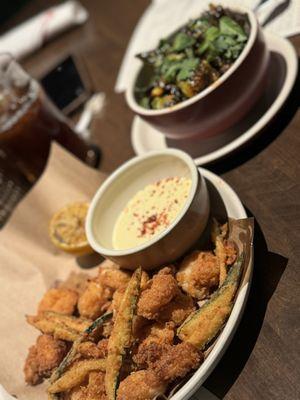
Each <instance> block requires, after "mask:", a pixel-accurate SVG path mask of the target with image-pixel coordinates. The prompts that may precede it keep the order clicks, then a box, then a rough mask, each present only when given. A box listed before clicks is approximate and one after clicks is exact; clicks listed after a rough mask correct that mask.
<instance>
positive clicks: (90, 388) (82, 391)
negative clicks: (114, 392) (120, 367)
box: [68, 371, 107, 400]
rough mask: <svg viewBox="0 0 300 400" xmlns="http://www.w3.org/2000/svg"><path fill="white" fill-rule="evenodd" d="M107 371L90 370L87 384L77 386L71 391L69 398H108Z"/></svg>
mask: <svg viewBox="0 0 300 400" xmlns="http://www.w3.org/2000/svg"><path fill="white" fill-rule="evenodd" d="M104 377H105V373H104V372H101V371H97V372H90V374H89V378H88V383H87V386H77V387H75V388H73V389H72V390H71V391H70V394H69V397H68V399H69V400H107V396H106V393H105V386H104Z"/></svg>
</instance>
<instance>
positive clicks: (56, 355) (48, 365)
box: [24, 335, 68, 385]
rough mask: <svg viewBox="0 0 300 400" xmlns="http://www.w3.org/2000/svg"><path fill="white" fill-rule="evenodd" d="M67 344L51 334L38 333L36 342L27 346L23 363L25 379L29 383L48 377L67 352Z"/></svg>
mask: <svg viewBox="0 0 300 400" xmlns="http://www.w3.org/2000/svg"><path fill="white" fill-rule="evenodd" d="M67 351H68V346H67V344H66V343H65V342H64V341H62V340H57V339H54V338H53V336H51V335H40V336H39V337H38V338H37V340H36V344H35V345H33V346H31V347H30V348H29V353H28V356H27V358H26V361H25V365H24V374H25V381H26V382H27V383H28V384H30V385H36V384H38V383H40V382H41V381H42V380H43V378H46V377H49V376H50V374H51V372H52V370H53V369H54V368H56V367H57V366H58V365H59V364H60V362H61V361H62V359H63V358H64V356H65V355H66V354H67Z"/></svg>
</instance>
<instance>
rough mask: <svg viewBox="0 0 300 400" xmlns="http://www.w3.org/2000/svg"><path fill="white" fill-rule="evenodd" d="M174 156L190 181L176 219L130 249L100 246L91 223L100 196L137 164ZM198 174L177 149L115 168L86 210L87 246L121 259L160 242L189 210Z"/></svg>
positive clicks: (191, 160) (194, 166) (190, 159)
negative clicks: (186, 196) (183, 166)
mask: <svg viewBox="0 0 300 400" xmlns="http://www.w3.org/2000/svg"><path fill="white" fill-rule="evenodd" d="M164 155H166V156H169V155H172V156H175V157H177V158H179V159H180V160H181V161H183V162H184V163H185V164H186V166H187V167H188V169H189V172H190V178H191V181H192V185H191V189H190V192H189V194H188V198H187V199H186V201H185V203H184V206H183V207H182V209H181V210H180V212H179V213H178V215H177V216H176V218H175V219H174V220H173V221H172V222H171V224H170V225H169V226H168V227H167V228H166V229H164V230H163V231H162V232H160V233H159V234H157V235H154V237H153V238H152V239H150V240H147V241H146V242H144V243H142V244H140V245H138V246H135V247H130V248H128V249H122V250H116V249H111V248H107V247H104V246H103V245H101V244H100V243H99V242H98V240H97V239H96V237H95V235H94V232H93V221H94V216H95V211H96V209H97V207H98V205H99V203H100V202H101V199H102V196H103V195H104V193H105V192H106V190H107V189H108V188H109V187H110V185H112V184H113V183H114V182H115V181H116V180H117V179H122V178H121V175H122V174H123V173H124V172H125V171H126V170H129V169H130V168H132V167H133V166H135V165H137V164H142V163H143V162H144V161H145V160H148V159H149V158H152V157H157V156H164ZM199 178H200V172H199V170H198V168H197V166H196V164H195V163H194V161H193V159H192V157H190V156H189V155H188V154H187V153H185V152H184V151H182V150H177V149H166V150H158V151H152V152H149V153H147V154H146V155H142V156H136V157H133V158H132V159H130V160H128V161H126V162H125V163H124V164H122V165H121V166H120V167H119V168H117V169H116V170H115V171H114V172H113V173H112V174H111V175H110V176H109V177H108V178H107V179H106V180H105V181H104V182H103V183H102V185H101V186H100V187H99V189H98V190H97V192H96V193H95V195H94V197H93V199H92V202H91V204H90V207H89V209H88V213H87V218H86V224H85V230H86V235H87V239H88V242H89V244H90V245H91V247H92V248H93V249H94V250H95V251H96V252H97V253H100V254H102V255H103V256H108V257H121V256H127V255H131V254H136V253H139V252H141V251H143V250H145V249H146V248H149V247H151V246H153V245H154V244H156V243H157V242H159V241H160V240H162V239H163V238H164V237H165V236H167V235H168V234H169V233H170V232H171V231H172V230H173V229H174V228H175V227H176V225H177V224H178V223H179V222H180V221H181V220H182V218H183V217H184V215H185V214H186V212H187V211H188V209H189V208H190V206H191V204H192V202H193V200H194V197H195V194H196V192H197V188H198V184H199V182H200V184H201V181H200V179H199Z"/></svg>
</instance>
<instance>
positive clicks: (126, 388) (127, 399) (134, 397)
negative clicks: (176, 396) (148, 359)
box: [117, 370, 166, 400]
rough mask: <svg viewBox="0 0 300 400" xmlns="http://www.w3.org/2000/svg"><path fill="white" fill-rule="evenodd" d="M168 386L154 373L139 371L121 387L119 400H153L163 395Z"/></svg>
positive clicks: (122, 383) (130, 376)
mask: <svg viewBox="0 0 300 400" xmlns="http://www.w3.org/2000/svg"><path fill="white" fill-rule="evenodd" d="M165 389H166V384H165V383H164V382H162V381H161V379H159V378H158V377H157V376H156V374H155V373H154V372H153V371H144V370H141V371H137V372H133V373H132V374H130V375H128V376H127V378H125V379H124V380H123V381H122V382H121V383H120V386H119V389H118V393H117V400H152V399H153V398H154V397H155V396H157V395H159V394H163V393H164V391H165Z"/></svg>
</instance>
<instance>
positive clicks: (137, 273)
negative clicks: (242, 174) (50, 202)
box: [24, 149, 253, 400]
mask: <svg viewBox="0 0 300 400" xmlns="http://www.w3.org/2000/svg"><path fill="white" fill-rule="evenodd" d="M158 166H159V168H158ZM158 171H159V172H158ZM170 174H171V175H170ZM128 177H130V184H129V183H128ZM173 178H174V179H173ZM189 180H190V181H189ZM122 182H123V183H122ZM151 182H152V184H151ZM153 182H154V183H153ZM122 184H124V188H123V190H122V189H121V185H122ZM149 185H150V186H149ZM151 185H152V186H151ZM144 189H145V190H144ZM154 189H155V190H154ZM116 191H117V193H119V196H117V197H118V200H116V201H118V205H117V204H115V203H114V202H113V201H112V198H113V199H115V198H116V196H115V194H116ZM151 194H152V196H151ZM145 196H146V197H145ZM147 196H149V197H151V199H150V200H149V199H148V197H147ZM156 197H157V199H156ZM158 199H160V200H158ZM162 199H164V200H162ZM175 200H176V201H175ZM203 202H204V203H205V204H204V206H203V207H202V208H201V203H203ZM107 204H111V208H109V207H108V205H107ZM139 204H143V212H144V213H145V216H144V217H145V218H146V220H145V221H146V222H147V224H146V227H147V229H145V224H144V222H145V221H144V220H143V221H142V222H143V223H142V225H141V226H142V227H143V229H144V230H143V231H142V232H143V235H141V231H140V230H139V229H140V228H139V226H140V225H139V224H140V223H141V213H142V209H141V208H140V206H138V205H139ZM180 204H181V206H180ZM104 206H105V207H104ZM131 206H133V213H135V214H137V216H136V218H137V219H136V221H135V222H134V223H132V224H131V223H130V224H129V225H128V227H127V228H126V230H125V232H127V231H128V232H127V233H126V236H128V237H126V238H125V239H124V240H123V239H122V235H121V236H118V235H119V234H120V232H122V229H123V228H124V224H125V225H126V223H127V222H128V221H132V219H133V217H132V216H131V214H130V212H131ZM76 207H77V208H80V207H78V205H77V206H76ZM153 207H154V208H153ZM155 207H157V209H156V208H155ZM195 207H196V208H197V207H200V209H202V212H200V213H199V214H195V213H194V211H193V210H194V208H195ZM116 209H117V212H116ZM137 210H138V211H137ZM147 210H154V211H153V212H154V213H155V215H156V218H154V216H153V215H154V214H153V215H150V216H149V215H148V214H147V212H146V211H147ZM161 210H163V211H164V218H163V219H161V218H158V217H157V216H158V215H160V214H159V212H160V211H161ZM166 210H167V211H168V212H167V211H166ZM161 212H162V211H161ZM107 213H108V214H110V215H109V216H108V215H107ZM63 214H64V215H65V212H64V213H63ZM103 214H105V215H104V216H103ZM58 215H60V214H59V213H58ZM128 216H129V217H130V218H129V217H128ZM191 216H192V217H193V218H192V219H191V218H190V217H191ZM73 217H74V216H73ZM144 217H143V218H144ZM82 218H83V216H82V214H81V215H80V219H81V220H82ZM56 220H57V216H56ZM101 221H102V223H101V224H100V226H99V223H100V222H101ZM126 221H127V222H126ZM159 221H163V223H162V224H160V223H158V222H159ZM166 221H167V222H166ZM201 221H202V223H201ZM148 223H149V224H150V225H149V224H148ZM106 224H107V226H108V224H112V225H113V228H111V229H110V230H109V232H108V231H107V227H106ZM194 225H195V226H196V227H195V226H194ZM61 226H63V229H62V228H61ZM61 226H60V229H61V230H60V232H63V231H67V232H68V233H69V232H70V229H69V228H68V229H66V218H65V216H64V222H63V225H61ZM73 227H74V224H73ZM187 227H189V228H190V230H191V231H198V232H201V233H200V234H199V237H198V238H197V240H196V241H195V237H194V235H193V234H191V235H189V236H188V235H185V231H184V230H185V229H188V228H187ZM121 228H122V229H121ZM72 229H73V228H72ZM80 229H82V227H80ZM178 229H179V231H181V232H182V236H188V237H189V240H190V241H191V240H193V243H192V242H189V245H188V244H185V245H183V244H184V243H186V242H187V241H185V240H184V238H183V237H182V240H181V242H182V243H181V245H178V247H180V248H181V250H180V254H178V253H177V252H176V251H175V250H174V251H170V249H166V251H165V252H164V251H160V246H162V247H164V246H166V243H167V244H168V245H169V246H171V245H172V243H173V241H174V240H176V241H178V240H180V238H179V236H178V233H177V230H178ZM135 231H136V232H138V233H137V235H136V237H135V236H134V232H135ZM86 232H87V238H88V241H89V244H90V246H91V247H92V248H93V249H94V250H96V251H99V249H102V253H106V254H105V255H106V257H107V258H106V259H105V260H104V261H103V262H102V263H101V264H100V265H99V266H98V267H97V268H96V271H95V272H93V271H92V274H91V275H89V277H88V279H85V280H84V281H83V282H81V284H78V282H77V284H76V285H74V287H71V286H70V283H68V285H66V284H65V283H63V282H61V283H60V284H59V285H56V286H55V287H52V288H50V289H49V290H48V291H47V292H46V293H45V295H44V296H43V298H42V299H41V300H40V302H39V304H38V306H37V313H36V315H27V316H26V320H27V322H28V323H29V324H30V325H32V326H33V327H35V328H36V329H37V330H38V331H40V336H38V338H37V340H36V343H35V344H34V345H33V346H31V347H30V348H29V353H28V356H27V359H26V361H25V366H24V373H25V381H26V382H27V383H28V384H30V385H37V384H39V383H41V382H43V381H44V380H46V379H47V380H48V383H47V396H48V399H52V400H58V399H64V400H79V399H80V400H95V399H99V400H129V399H130V400H152V399H158V398H160V399H172V400H179V399H187V398H189V397H191V395H192V394H193V393H194V392H195V391H196V390H197V388H198V387H199V386H200V385H201V384H202V383H203V382H204V380H205V379H206V378H207V376H208V375H209V374H210V372H211V371H212V370H213V368H214V367H215V366H216V364H217V363H218V361H219V359H220V358H221V356H222V354H223V353H224V351H225V349H226V348H227V346H228V344H229V342H230V340H231V338H232V337H233V335H234V332H235V330H236V328H237V326H238V323H239V320H240V318H241V315H242V312H243V310H244V307H245V303H246V300H247V296H248V292H249V288H250V283H251V276H252V268H253V259H252V240H253V221H252V219H249V218H247V216H246V212H245V210H244V207H243V205H242V204H241V202H240V200H239V198H238V197H237V195H236V194H235V193H234V191H233V190H232V189H231V188H230V187H229V186H228V185H227V184H226V183H225V182H224V181H223V180H222V179H221V178H219V177H217V176H216V175H214V174H213V173H211V172H209V171H207V170H205V169H197V167H196V166H195V165H194V163H193V161H192V159H191V158H190V157H189V156H188V155H186V154H185V153H183V152H181V151H178V150H171V149H170V150H166V151H163V152H155V153H152V154H147V155H146V156H142V157H136V158H135V159H133V160H130V161H129V162H127V163H126V164H125V165H123V166H122V167H120V168H119V169H118V170H117V171H116V172H115V173H114V174H112V176H111V177H110V178H108V179H107V180H106V182H105V183H104V184H103V185H102V186H101V188H100V189H99V190H98V192H97V193H96V195H95V197H94V199H93V200H92V202H91V205H90V207H89V210H88V215H87V218H86ZM91 235H92V236H93V238H92V240H91ZM72 236H74V231H72ZM75 236H76V235H75ZM130 240H134V241H135V245H133V244H131V245H129V244H128V243H129V242H128V241H130ZM80 241H81V242H82V235H80ZM185 246H186V247H185ZM175 247H176V246H175ZM152 252H155V253H156V252H158V253H160V257H161V260H163V262H162V263H161V264H160V263H159V258H158V257H154V256H153V258H151V257H152V256H151V254H152ZM145 255H146V256H145ZM147 258H150V259H151V260H153V267H151V263H150V262H148V261H147V260H146V259H147ZM129 260H131V264H130V261H129ZM136 260H139V262H140V264H133V263H134V262H135V261H136ZM143 260H145V264H142V263H143ZM117 261H119V262H117ZM144 266H145V268H144Z"/></svg>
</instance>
